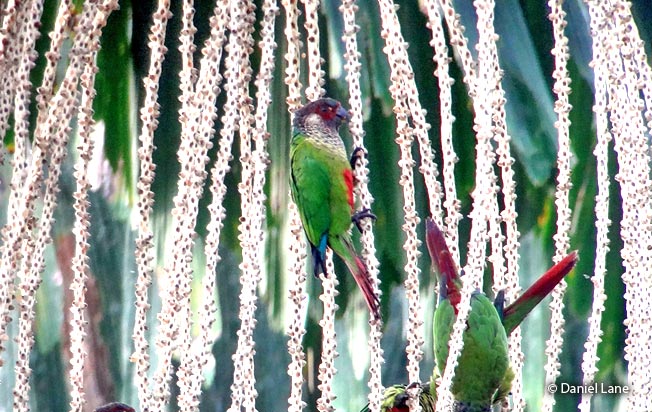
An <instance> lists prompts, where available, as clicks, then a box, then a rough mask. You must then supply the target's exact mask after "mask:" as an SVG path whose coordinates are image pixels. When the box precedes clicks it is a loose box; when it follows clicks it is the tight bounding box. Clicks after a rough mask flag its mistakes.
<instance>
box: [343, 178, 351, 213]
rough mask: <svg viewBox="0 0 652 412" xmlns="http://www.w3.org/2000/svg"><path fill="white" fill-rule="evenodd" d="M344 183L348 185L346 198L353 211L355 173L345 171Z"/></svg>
mask: <svg viewBox="0 0 652 412" xmlns="http://www.w3.org/2000/svg"><path fill="white" fill-rule="evenodd" d="M343 175H344V183H346V198H347V200H348V202H349V206H351V210H353V171H351V170H350V169H346V170H344V173H343Z"/></svg>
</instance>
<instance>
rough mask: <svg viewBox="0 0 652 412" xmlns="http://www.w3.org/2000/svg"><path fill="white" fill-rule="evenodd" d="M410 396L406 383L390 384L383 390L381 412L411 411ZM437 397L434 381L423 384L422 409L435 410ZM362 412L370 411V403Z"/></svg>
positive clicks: (420, 403)
mask: <svg viewBox="0 0 652 412" xmlns="http://www.w3.org/2000/svg"><path fill="white" fill-rule="evenodd" d="M412 385H415V384H412ZM417 385H418V384H417ZM409 398H410V397H409V395H408V393H407V387H406V386H405V385H394V386H389V387H387V388H385V392H383V401H382V402H381V404H380V412H409V411H410V407H409V405H408V399H409ZM436 399H437V394H436V393H435V386H434V383H424V384H421V394H420V395H419V405H421V411H422V412H434V411H435V401H436ZM360 412H369V405H367V406H365V407H364V408H363V409H362V411H360Z"/></svg>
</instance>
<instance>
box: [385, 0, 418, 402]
mask: <svg viewBox="0 0 652 412" xmlns="http://www.w3.org/2000/svg"><path fill="white" fill-rule="evenodd" d="M378 5H379V8H380V16H381V22H382V31H381V37H383V39H384V40H385V47H384V48H383V52H384V53H385V55H386V56H387V58H388V61H389V67H390V80H391V82H392V84H391V86H390V89H389V90H390V93H391V95H392V98H393V99H394V113H395V116H396V131H397V137H396V144H397V145H398V146H399V149H400V153H401V158H400V160H399V162H398V163H399V167H400V169H401V177H400V180H399V184H400V185H401V187H402V188H403V202H404V204H403V212H404V214H405V218H404V219H405V220H404V223H403V225H402V229H403V231H404V232H405V235H406V241H405V244H404V245H403V249H404V250H405V252H406V255H407V263H406V265H405V272H406V279H405V293H406V295H407V300H408V330H407V338H408V344H407V348H406V353H407V360H408V363H407V372H408V380H409V381H410V382H418V381H420V376H419V362H421V359H422V358H423V350H422V346H423V343H424V339H423V328H422V326H423V320H422V319H421V316H422V313H421V303H420V301H419V267H418V265H417V261H418V258H419V254H420V253H419V244H420V241H419V239H418V237H417V233H416V228H417V225H418V223H419V216H418V215H417V213H416V210H415V199H414V173H413V168H414V165H415V162H414V160H413V159H412V154H411V147H412V143H413V142H414V130H413V129H412V128H411V127H410V126H409V124H408V115H409V114H410V110H409V109H408V101H407V100H408V99H407V94H408V88H407V86H406V83H405V82H406V76H407V73H406V71H408V70H409V71H411V69H410V68H409V67H408V65H407V61H406V60H403V57H404V56H405V53H404V52H405V47H406V45H405V42H404V40H403V38H402V36H401V34H400V31H399V26H398V25H397V20H396V9H395V6H394V4H393V3H391V2H390V1H388V0H382V1H380V2H379V3H378ZM413 113H414V112H413ZM410 395H411V396H410V402H409V404H410V410H411V411H413V412H419V411H420V410H421V406H420V405H419V402H416V398H415V397H414V395H418V394H413V393H410Z"/></svg>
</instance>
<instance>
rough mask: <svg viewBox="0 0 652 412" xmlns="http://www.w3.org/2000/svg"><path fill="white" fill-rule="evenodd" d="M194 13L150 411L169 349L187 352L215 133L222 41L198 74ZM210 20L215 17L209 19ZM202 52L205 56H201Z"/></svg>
mask: <svg viewBox="0 0 652 412" xmlns="http://www.w3.org/2000/svg"><path fill="white" fill-rule="evenodd" d="M193 16H194V10H193V7H192V4H191V3H190V2H186V3H184V8H183V15H182V21H183V26H182V31H181V38H182V41H181V43H182V44H181V46H180V51H181V54H182V60H183V61H184V62H185V63H184V64H187V65H191V66H184V69H183V70H182V71H183V73H180V80H181V85H180V87H181V94H182V95H181V97H180V100H181V102H182V108H181V110H180V111H179V118H180V120H181V124H182V132H181V143H180V146H179V151H178V158H179V160H180V162H181V171H180V174H179V180H178V189H179V192H178V193H177V195H176V196H175V199H174V209H173V211H172V216H173V242H172V243H173V244H174V245H175V249H174V252H173V256H172V262H168V264H167V265H166V275H167V278H168V282H169V283H168V288H167V289H166V291H164V293H163V298H164V303H163V305H164V306H163V309H162V312H161V313H160V314H159V320H160V325H159V333H158V336H157V350H158V359H159V367H158V368H157V370H156V371H155V374H154V388H153V391H152V393H153V408H154V409H155V410H160V409H161V408H162V407H163V405H164V404H165V403H166V402H167V400H168V397H169V379H170V378H171V356H172V352H173V350H174V349H175V348H179V350H180V352H181V354H182V355H183V356H185V355H187V353H189V352H190V347H191V336H190V317H191V316H190V299H189V298H190V281H191V278H192V268H191V267H190V265H189V264H190V262H191V261H192V254H193V245H194V240H193V238H194V235H195V232H194V227H195V225H196V221H197V212H198V203H199V198H200V197H201V194H202V190H203V184H204V181H205V179H206V176H207V174H208V173H207V172H206V171H205V169H206V164H207V162H208V156H207V152H208V150H209V148H210V146H211V145H212V143H211V139H212V137H213V135H214V129H213V124H214V119H215V111H216V108H215V99H216V97H217V91H218V89H217V84H215V82H216V81H217V79H218V78H217V76H215V73H217V72H218V71H219V70H218V67H219V60H220V56H221V44H217V43H219V42H215V41H213V40H214V35H213V33H212V34H211V37H210V39H211V41H209V42H207V43H206V45H205V46H204V49H203V50H202V52H203V55H204V58H203V59H202V62H201V67H200V71H199V76H198V77H197V73H196V69H195V68H194V65H192V61H193V58H192V53H193V51H194V49H195V46H194V43H193V38H194V33H195V31H196V29H195V27H194V25H193V24H192V19H193ZM213 24H215V22H212V23H211V25H213ZM218 25H219V23H218ZM222 27H223V26H222ZM218 46H219V47H218ZM235 52H237V51H235ZM206 56H210V57H208V58H206ZM195 82H196V83H195ZM225 140H227V141H225V142H220V144H224V145H226V146H229V147H230V145H231V143H232V142H229V141H228V139H225ZM181 376H183V372H180V373H179V378H180V379H181ZM181 385H182V384H181V383H180V386H181Z"/></svg>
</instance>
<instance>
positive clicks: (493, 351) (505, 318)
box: [426, 219, 577, 412]
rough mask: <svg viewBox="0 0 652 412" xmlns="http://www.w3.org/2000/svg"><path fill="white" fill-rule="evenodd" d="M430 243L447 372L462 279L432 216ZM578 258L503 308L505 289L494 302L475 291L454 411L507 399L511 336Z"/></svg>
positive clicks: (438, 344) (440, 355) (472, 410)
mask: <svg viewBox="0 0 652 412" xmlns="http://www.w3.org/2000/svg"><path fill="white" fill-rule="evenodd" d="M426 243H427V246H428V251H429V252H430V256H431V259H432V261H433V264H434V265H435V267H436V269H437V271H438V272H439V276H440V296H439V303H438V305H437V308H436V310H435V319H434V324H433V334H434V351H435V359H436V361H437V367H438V369H439V373H440V374H443V373H444V369H445V367H446V360H447V358H448V351H449V347H448V341H449V339H450V336H451V333H452V330H453V324H454V323H455V319H456V317H457V311H458V304H459V303H460V298H461V294H460V292H461V285H462V282H461V279H460V277H459V274H458V271H457V268H456V266H455V262H454V261H453V259H452V257H451V254H450V252H449V250H448V247H447V246H446V241H445V239H444V236H443V234H442V233H441V231H440V230H439V228H438V227H437V225H436V224H435V223H434V221H433V220H432V219H428V220H427V221H426ZM576 262H577V253H576V252H572V253H570V254H569V255H568V256H566V257H565V258H564V259H563V260H562V261H560V262H559V263H558V264H556V265H555V266H553V267H552V268H551V269H549V270H548V271H547V272H546V273H545V274H544V275H543V276H542V277H541V278H540V279H539V280H538V281H537V282H535V283H534V285H532V286H531V287H530V288H529V289H528V290H527V291H525V293H524V294H523V295H522V296H521V297H520V298H518V299H517V300H516V301H515V302H514V303H513V304H511V305H510V306H508V307H507V308H503V303H504V294H503V293H502V292H501V293H499V295H498V296H497V298H496V301H495V302H492V301H491V300H489V298H488V297H487V296H486V295H485V294H483V293H481V292H479V291H476V292H475V293H473V295H472V296H471V311H470V313H469V318H468V320H467V328H466V330H465V331H464V334H463V340H464V347H463V349H462V353H461V354H460V357H459V363H458V366H457V369H456V370H455V377H454V378H453V387H452V393H453V397H454V398H455V411H456V412H480V411H490V410H491V407H492V405H493V404H495V403H498V402H502V401H503V400H505V399H506V397H507V395H508V394H509V391H510V389H511V382H512V379H513V378H514V373H513V372H512V370H511V368H510V367H509V358H508V344H507V336H508V335H509V334H510V333H511V332H512V331H513V330H514V329H515V328H516V327H517V326H518V325H519V324H520V323H521V322H522V321H523V319H525V317H526V316H527V314H528V313H529V312H530V311H531V310H532V309H533V308H534V307H535V306H536V305H537V304H538V303H539V302H541V300H542V299H543V298H544V297H546V296H547V295H548V294H549V293H550V291H552V289H554V287H555V286H556V285H557V284H558V283H559V282H560V281H561V280H562V279H563V278H564V276H566V274H568V273H569V272H570V271H571V269H572V268H573V267H574V266H575V263H576Z"/></svg>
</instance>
